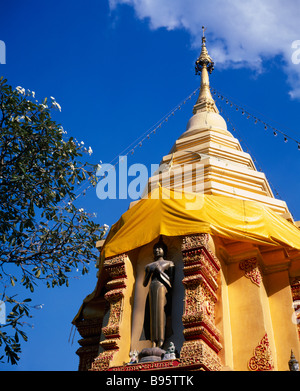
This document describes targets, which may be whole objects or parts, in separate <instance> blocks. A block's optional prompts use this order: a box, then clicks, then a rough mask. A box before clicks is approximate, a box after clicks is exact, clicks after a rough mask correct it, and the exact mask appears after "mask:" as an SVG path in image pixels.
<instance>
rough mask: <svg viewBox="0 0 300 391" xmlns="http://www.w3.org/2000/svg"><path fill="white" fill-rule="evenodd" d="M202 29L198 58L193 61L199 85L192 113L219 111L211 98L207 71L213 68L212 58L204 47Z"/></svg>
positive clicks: (209, 71) (204, 40) (204, 41)
mask: <svg viewBox="0 0 300 391" xmlns="http://www.w3.org/2000/svg"><path fill="white" fill-rule="evenodd" d="M202 29H203V37H202V49H201V53H200V56H199V58H198V59H197V60H196V63H195V71H196V75H200V74H201V87H200V93H199V97H198V99H197V103H196V104H195V106H194V109H193V113H194V114H196V113H197V112H201V111H210V112H213V113H219V110H218V109H217V106H216V104H215V101H214V100H213V98H212V96H211V93H210V88H209V77H208V73H211V72H212V71H213V69H214V62H213V60H212V58H211V57H210V56H209V54H208V51H207V49H206V45H205V43H206V38H205V35H204V32H205V30H206V29H205V28H204V27H202Z"/></svg>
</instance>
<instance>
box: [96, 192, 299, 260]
mask: <svg viewBox="0 0 300 391" xmlns="http://www.w3.org/2000/svg"><path fill="white" fill-rule="evenodd" d="M193 233H209V234H211V235H218V236H221V237H223V238H228V239H233V240H240V241H248V242H253V243H256V244H263V245H275V246H276V245H280V246H287V247H290V248H294V249H297V250H299V251H300V230H299V229H298V228H297V227H296V226H295V225H294V224H292V223H291V222H289V221H287V220H286V219H284V218H283V217H281V216H280V215H278V214H277V213H275V212H273V211H272V210H271V209H269V208H267V207H265V206H263V205H262V204H260V203H258V202H254V201H247V200H241V199H236V198H231V197H224V196H214V195H206V194H195V193H187V192H185V193H182V192H180V191H176V190H175V191H173V190H169V189H166V188H163V187H160V186H159V187H158V188H156V189H155V190H153V191H152V193H151V194H149V195H148V197H147V198H145V199H142V200H140V201H139V202H137V203H136V204H135V205H134V206H133V207H132V208H130V209H129V210H127V211H126V212H125V213H124V214H123V215H122V216H121V218H120V219H119V221H117V223H115V224H114V225H113V226H112V227H111V230H110V232H109V234H108V236H107V239H106V241H105V243H104V247H103V249H102V251H101V259H102V261H103V260H104V259H105V258H108V257H112V256H115V255H118V254H121V253H124V252H128V251H130V250H133V249H135V248H137V247H140V246H143V245H145V244H147V243H150V242H152V241H153V240H154V239H156V238H157V237H159V235H166V236H181V235H189V234H193Z"/></svg>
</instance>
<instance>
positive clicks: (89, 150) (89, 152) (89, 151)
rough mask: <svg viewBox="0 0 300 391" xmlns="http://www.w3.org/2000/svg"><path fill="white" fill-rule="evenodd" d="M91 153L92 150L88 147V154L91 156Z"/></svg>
mask: <svg viewBox="0 0 300 391" xmlns="http://www.w3.org/2000/svg"><path fill="white" fill-rule="evenodd" d="M92 153H93V150H92V148H91V147H89V149H88V154H89V155H90V156H91V154H92Z"/></svg>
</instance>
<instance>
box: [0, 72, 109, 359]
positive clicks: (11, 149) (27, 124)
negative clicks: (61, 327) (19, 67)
mask: <svg viewBox="0 0 300 391" xmlns="http://www.w3.org/2000/svg"><path fill="white" fill-rule="evenodd" d="M53 109H59V110H60V106H59V104H58V103H57V102H56V101H55V99H54V98H52V97H51V98H50V99H47V98H45V99H44V101H43V102H42V103H39V102H38V101H37V100H36V99H35V94H34V93H33V92H32V91H29V90H28V91H27V92H25V90H24V89H23V88H21V87H17V88H16V89H13V88H12V87H11V86H10V85H9V84H8V83H7V80H5V79H3V78H1V79H0V189H1V191H0V283H2V286H3V290H2V298H1V296H0V299H1V300H2V303H5V304H7V305H8V306H9V305H10V306H11V307H12V309H11V311H10V312H9V314H8V316H7V319H6V322H5V324H0V347H2V348H4V351H5V354H6V356H7V359H8V360H9V361H10V362H11V363H12V364H15V363H17V361H18V360H19V357H18V353H19V352H20V351H21V344H20V340H19V336H21V337H22V339H24V340H26V339H27V337H26V334H25V333H24V331H22V324H23V323H22V321H23V318H24V317H30V316H31V315H30V309H31V307H30V306H29V304H28V303H29V302H30V299H29V298H27V299H25V300H17V298H16V295H11V294H8V291H9V290H10V291H11V290H13V289H16V288H17V287H18V286H20V284H21V285H23V286H24V287H25V288H27V289H29V291H31V292H33V291H34V287H35V286H36V284H37V283H38V282H39V281H41V280H44V281H45V283H46V284H47V286H48V287H49V288H50V287H54V286H60V285H64V284H65V285H67V286H68V283H69V276H70V273H71V272H72V271H74V269H80V270H81V272H82V273H83V274H84V273H86V272H87V271H88V263H89V262H90V261H93V260H95V259H96V257H97V253H96V252H95V242H96V241H97V240H99V238H100V237H101V236H103V234H104V233H105V229H103V227H100V226H99V225H98V224H96V223H95V222H94V221H93V220H92V217H91V215H90V214H88V213H86V212H85V211H84V210H83V209H81V208H78V207H76V206H75V204H76V189H78V186H80V185H82V184H83V183H86V182H87V181H89V182H90V183H91V184H92V185H95V184H96V176H95V171H96V166H95V165H91V164H87V163H85V162H81V159H82V157H83V156H84V153H85V152H91V149H90V148H89V150H86V149H85V148H84V146H83V145H82V144H83V143H78V142H77V141H76V140H74V139H73V138H72V137H71V138H68V139H67V138H66V136H65V134H66V132H65V131H64V130H63V128H62V127H61V126H60V125H59V124H57V123H56V122H55V121H54V120H53V119H52V117H51V111H52V110H53ZM89 182H88V183H89ZM8 286H9V289H8ZM0 356H1V355H0ZM3 357H4V356H2V359H3Z"/></svg>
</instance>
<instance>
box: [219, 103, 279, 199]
mask: <svg viewBox="0 0 300 391" xmlns="http://www.w3.org/2000/svg"><path fill="white" fill-rule="evenodd" d="M219 110H220V112H221V113H222V116H223V117H225V120H226V122H227V123H228V124H229V125H230V126H231V129H232V130H233V131H234V132H235V133H236V134H237V135H238V137H237V138H238V140H239V142H240V143H241V142H242V143H243V144H244V146H245V150H246V152H247V153H249V155H250V156H251V157H252V159H253V162H254V163H255V165H256V167H257V168H258V170H259V171H260V172H264V173H265V170H263V168H262V166H261V165H260V164H259V162H258V160H257V159H256V158H255V157H254V154H253V153H252V152H251V151H250V149H249V146H248V145H247V143H246V141H245V140H244V139H243V138H242V136H241V135H240V133H239V131H238V130H237V127H236V126H235V125H234V123H233V121H232V119H230V118H229V116H228V115H227V112H226V110H225V109H224V108H222V107H220V108H219ZM268 182H269V184H270V186H271V188H272V189H273V191H274V193H275V194H276V196H277V197H278V198H280V199H282V197H281V195H280V194H279V192H278V190H277V189H276V187H275V186H274V184H273V183H272V182H271V181H270V179H269V178H268Z"/></svg>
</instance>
